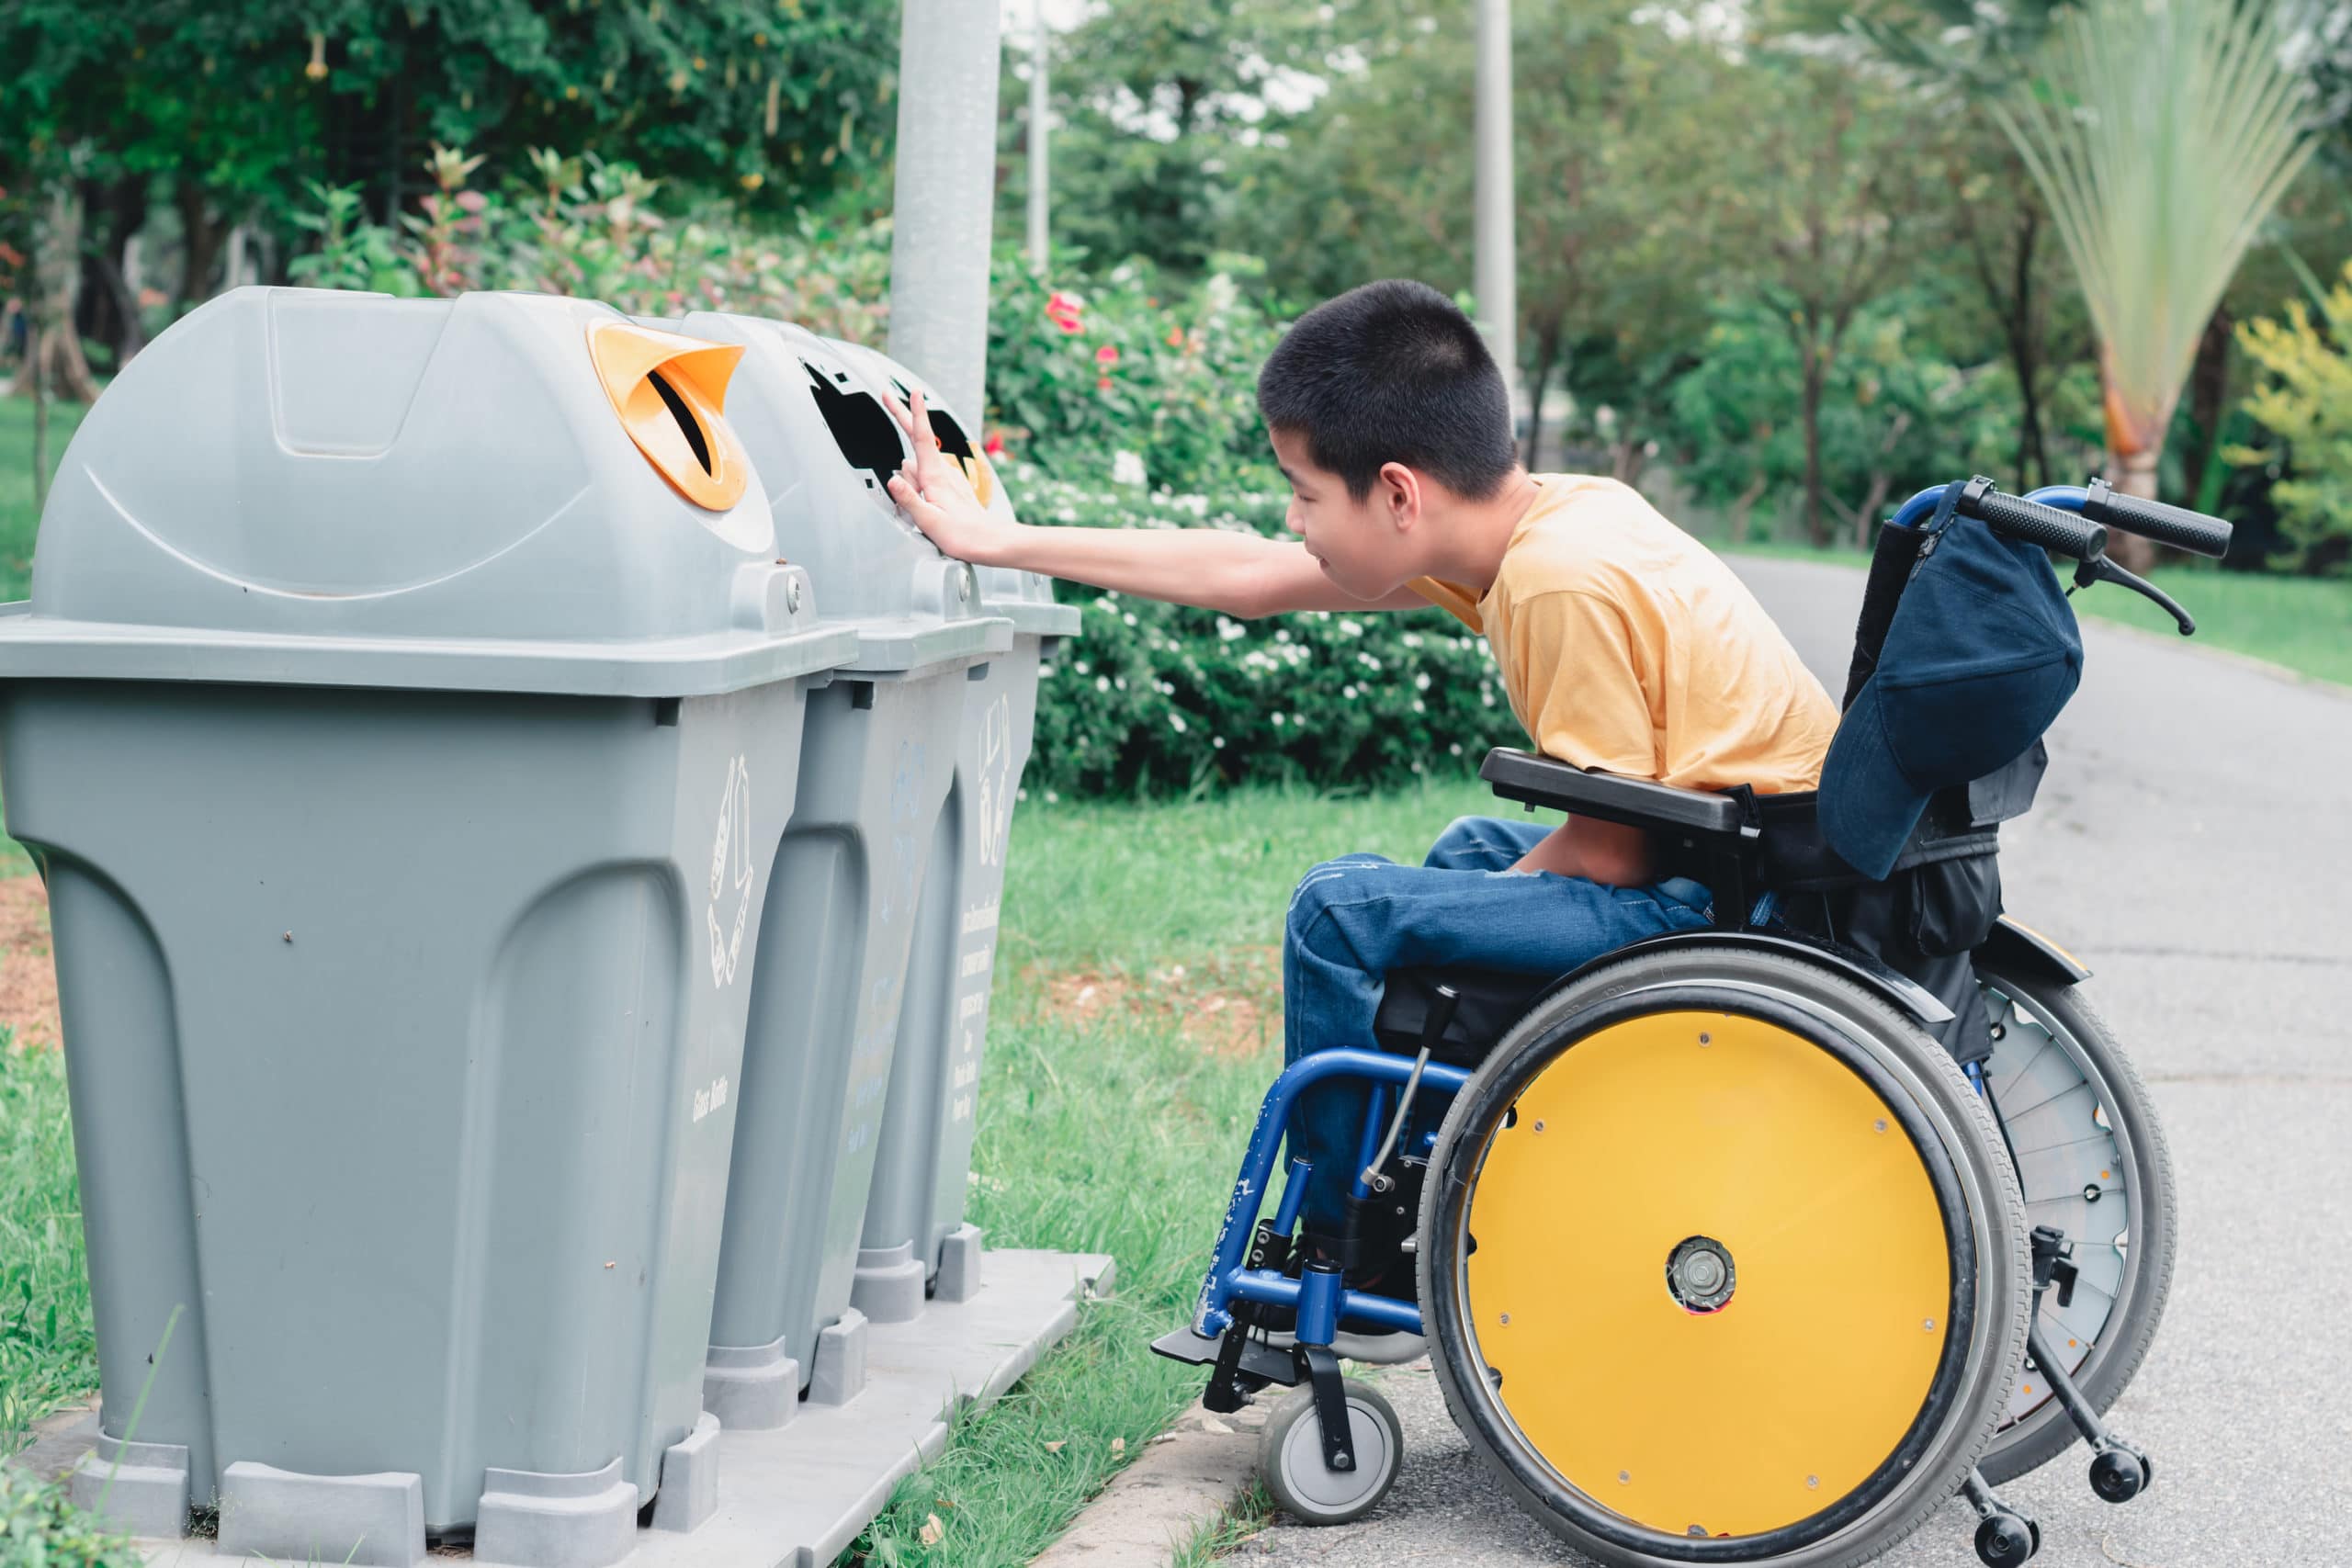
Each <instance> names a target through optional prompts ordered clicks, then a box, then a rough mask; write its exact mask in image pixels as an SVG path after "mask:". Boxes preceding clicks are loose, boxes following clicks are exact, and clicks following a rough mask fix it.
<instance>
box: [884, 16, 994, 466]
mask: <svg viewBox="0 0 2352 1568" xmlns="http://www.w3.org/2000/svg"><path fill="white" fill-rule="evenodd" d="M999 5H1000V0H906V6H905V9H904V10H903V11H902V12H901V13H900V21H899V26H900V29H901V31H900V36H899V165H898V196H897V208H896V211H895V214H894V224H893V233H892V236H891V241H890V357H891V358H893V359H896V360H898V361H899V362H900V363H901V364H904V365H906V366H908V367H910V368H912V369H914V370H916V371H918V372H920V373H921V374H922V376H923V377H925V378H927V379H929V380H930V381H931V383H932V384H933V386H935V387H937V388H938V389H939V391H940V395H941V396H942V397H943V398H944V399H945V400H947V401H948V402H949V403H950V404H952V405H953V406H954V407H955V408H956V411H957V412H960V413H961V414H962V415H963V417H964V418H965V420H966V421H967V422H968V423H972V424H973V425H974V426H975V427H977V426H978V423H979V421H980V419H981V418H982V417H983V411H984V408H985V404H984V403H983V401H982V393H983V389H984V388H985V386H986V378H987V372H988V350H989V231H990V225H991V222H992V220H993V219H994V217H995V207H996V89H997V67H998V60H997V48H998V27H999V17H998V8H999Z"/></svg>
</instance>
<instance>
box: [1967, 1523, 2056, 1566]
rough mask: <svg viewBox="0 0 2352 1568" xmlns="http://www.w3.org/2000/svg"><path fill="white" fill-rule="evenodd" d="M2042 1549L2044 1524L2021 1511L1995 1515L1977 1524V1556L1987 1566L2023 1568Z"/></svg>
mask: <svg viewBox="0 0 2352 1568" xmlns="http://www.w3.org/2000/svg"><path fill="white" fill-rule="evenodd" d="M2037 1551H2041V1526H2040V1525H2037V1524H2035V1523H2034V1522H2033V1521H2032V1520H2031V1519H2029V1518H2024V1517H2020V1516H2018V1515H2017V1514H2011V1513H2007V1512H2003V1513H1998V1514H1994V1515H1992V1516H1990V1517H1986V1518H1985V1519H1984V1520H1982V1521H1980V1522H1979V1523H1978V1524H1977V1526H1976V1555H1977V1557H1978V1558H1979V1560H1981V1561H1982V1562H1984V1563H1985V1568H2019V1565H2020V1564H2022V1563H2025V1562H2030V1561H2031V1560H2032V1558H2033V1554H2034V1553H2035V1552H2037Z"/></svg>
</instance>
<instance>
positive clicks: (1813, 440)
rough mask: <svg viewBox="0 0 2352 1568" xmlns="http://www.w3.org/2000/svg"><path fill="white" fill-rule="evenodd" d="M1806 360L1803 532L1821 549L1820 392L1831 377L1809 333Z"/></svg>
mask: <svg viewBox="0 0 2352 1568" xmlns="http://www.w3.org/2000/svg"><path fill="white" fill-rule="evenodd" d="M1799 353H1800V355H1802V358H1803V362H1804V378H1803V379H1804V536H1805V537H1806V538H1807V539H1808V540H1810V541H1811V542H1812V544H1813V547H1814V548H1815V549H1820V548H1821V547H1824V546H1826V545H1827V544H1828V543H1829V528H1828V521H1827V515H1826V513H1825V511H1824V510H1823V506H1822V500H1821V491H1822V478H1821V396H1822V391H1823V388H1824V384H1825V383H1826V381H1827V380H1828V378H1829V367H1828V365H1827V363H1826V360H1827V357H1828V356H1827V355H1825V354H1824V353H1823V352H1822V350H1821V347H1820V345H1819V344H1817V343H1816V342H1815V340H1814V339H1813V337H1812V335H1811V334H1810V333H1808V334H1807V335H1806V338H1805V340H1804V343H1803V344H1800V345H1799Z"/></svg>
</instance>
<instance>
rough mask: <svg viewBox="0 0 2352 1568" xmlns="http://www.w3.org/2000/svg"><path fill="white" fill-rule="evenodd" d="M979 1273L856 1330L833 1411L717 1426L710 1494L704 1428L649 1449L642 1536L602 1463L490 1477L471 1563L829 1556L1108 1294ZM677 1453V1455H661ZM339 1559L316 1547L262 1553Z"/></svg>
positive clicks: (189, 1546)
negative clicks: (658, 1452)
mask: <svg viewBox="0 0 2352 1568" xmlns="http://www.w3.org/2000/svg"><path fill="white" fill-rule="evenodd" d="M988 1275H989V1288H988V1289H987V1290H986V1291H983V1292H980V1293H979V1295H978V1296H977V1297H975V1298H974V1299H972V1300H971V1301H968V1302H949V1301H938V1300H934V1301H933V1303H932V1304H931V1307H930V1310H928V1311H926V1312H925V1313H924V1314H922V1317H921V1318H920V1319H918V1320H917V1321H915V1322H913V1323H905V1324H888V1325H874V1326H872V1327H871V1328H870V1329H865V1330H863V1331H862V1332H861V1337H862V1338H863V1340H864V1342H865V1346H864V1348H865V1357H866V1361H867V1378H866V1384H865V1393H862V1394H860V1395H859V1396H858V1397H857V1399H856V1400H854V1402H853V1403H851V1404H848V1405H847V1406H831V1405H818V1404H814V1403H813V1402H812V1403H811V1404H809V1406H808V1407H807V1408H805V1409H803V1410H802V1411H801V1412H800V1414H799V1415H798V1416H797V1417H795V1418H794V1420H793V1421H792V1423H791V1425H790V1426H788V1427H781V1428H776V1429H773V1430H767V1431H752V1430H736V1429H732V1428H722V1429H721V1430H720V1431H719V1432H718V1440H717V1444H716V1448H717V1452H718V1493H717V1496H716V1498H715V1499H709V1498H708V1497H707V1494H704V1493H702V1492H701V1490H700V1485H701V1483H700V1481H699V1479H698V1478H696V1477H692V1476H689V1475H688V1474H687V1473H686V1472H684V1470H682V1469H681V1468H680V1467H681V1466H682V1465H685V1464H695V1463H698V1461H699V1460H700V1458H701V1457H702V1456H703V1454H704V1453H705V1452H706V1450H700V1449H698V1448H695V1447H694V1445H695V1442H696V1439H697V1438H700V1437H701V1436H702V1434H703V1432H704V1431H705V1430H706V1429H707V1428H706V1427H702V1426H698V1427H696V1432H695V1438H688V1439H687V1440H686V1441H685V1442H684V1443H681V1444H677V1445H673V1447H672V1448H671V1449H670V1450H668V1451H667V1453H665V1455H664V1459H663V1463H662V1490H661V1493H660V1494H659V1495H657V1497H656V1498H655V1500H654V1506H653V1511H654V1515H655V1520H656V1525H657V1528H655V1529H639V1528H638V1524H637V1521H638V1518H639V1514H638V1512H637V1507H638V1499H637V1489H636V1488H635V1487H633V1486H631V1485H629V1484H628V1483H626V1482H623V1481H622V1480H621V1479H620V1472H619V1467H618V1464H617V1462H616V1463H615V1464H610V1465H607V1466H605V1468H604V1469H603V1470H602V1471H599V1472H595V1473H594V1474H591V1475H584V1476H544V1475H516V1474H515V1473H514V1472H507V1471H492V1472H490V1475H489V1482H490V1490H489V1491H488V1492H486V1493H485V1494H484V1495H483V1496H482V1506H481V1515H480V1517H479V1520H478V1522H477V1525H476V1528H475V1534H474V1552H473V1555H474V1562H475V1565H476V1568H491V1565H492V1564H493V1563H496V1564H502V1565H507V1564H511V1565H514V1568H602V1565H604V1564H608V1563H612V1562H615V1561H616V1560H619V1559H621V1558H622V1555H623V1554H624V1553H626V1563H625V1568H744V1565H745V1564H747V1563H751V1564H758V1563H800V1564H809V1563H826V1562H833V1561H834V1560H835V1559H836V1558H838V1557H840V1555H841V1554H842V1549H843V1548H845V1547H847V1546H848V1545H849V1544H850V1543H851V1542H852V1541H854V1540H856V1539H857V1536H858V1532H859V1531H861V1530H863V1529H865V1527H866V1525H867V1524H868V1523H869V1522H870V1521H871V1520H872V1519H873V1518H874V1517H875V1516H876V1514H878V1513H880V1512H881V1511H882V1508H883V1506H884V1505H886V1504H887V1503H888V1502H889V1500H890V1492H891V1489H892V1488H893V1487H895V1486H896V1485H897V1484H898V1483H899V1480H900V1479H901V1478H903V1477H905V1476H907V1475H909V1474H910V1473H912V1472H913V1471H914V1469H915V1467H916V1466H918V1465H920V1464H922V1463H925V1462H926V1461H930V1460H933V1459H935V1458H937V1457H938V1455H939V1453H940V1450H943V1449H944V1448H945V1447H946V1446H947V1434H948V1428H949V1426H950V1424H951V1423H953V1422H954V1421H955V1420H956V1419H957V1417H958V1416H959V1414H960V1413H961V1412H962V1411H963V1410H964V1409H965V1408H967V1407H968V1406H973V1405H980V1404H989V1402H991V1401H993V1400H994V1399H996V1398H997V1397H998V1396H999V1395H1000V1394H1001V1393H1004V1391H1005V1390H1006V1389H1008V1388H1010V1387H1011V1386H1012V1384H1013V1382H1015V1381H1016V1380H1018V1379H1019V1378H1020V1377H1021V1375H1022V1374H1023V1373H1024V1372H1026V1371H1028V1370H1029V1369H1030V1368H1031V1367H1032V1366H1033V1365H1035V1363H1036V1360H1037V1358H1038V1357H1039V1356H1041V1355H1043V1354H1044V1353H1045V1351H1046V1347H1048V1346H1050V1345H1051V1344H1053V1343H1054V1342H1055V1341H1056V1340H1057V1339H1059V1338H1060V1337H1062V1336H1063V1335H1065V1334H1067V1333H1069V1330H1070V1328H1071V1327H1072V1325H1075V1324H1076V1323H1077V1322H1078V1313H1079V1303H1080V1301H1082V1300H1086V1299H1089V1298H1091V1297H1095V1296H1101V1295H1107V1294H1109V1293H1110V1289H1111V1283H1112V1278H1113V1270H1112V1266H1111V1259H1109V1258H1105V1257H1103V1256H1102V1255H1100V1254H1085V1253H1080V1254H1072V1253H1067V1252H1035V1251H1027V1250H1014V1251H1004V1252H991V1253H989V1257H988ZM681 1449H688V1450H691V1452H692V1456H693V1457H692V1458H690V1459H677V1458H673V1457H672V1456H675V1455H677V1454H678V1453H679V1450H681ZM673 1488H675V1489H676V1490H677V1492H678V1493H679V1494H680V1495H679V1498H678V1500H677V1501H672V1500H671V1494H672V1491H673ZM706 1500H707V1501H708V1502H709V1503H710V1506H711V1508H712V1511H711V1512H710V1513H709V1515H708V1517H705V1518H704V1519H703V1520H702V1522H701V1524H700V1526H699V1528H696V1529H684V1530H680V1529H664V1528H659V1527H660V1525H661V1524H662V1510H663V1508H664V1506H668V1507H669V1508H671V1509H673V1510H678V1509H684V1511H685V1512H686V1513H687V1514H688V1515H689V1516H692V1515H694V1514H696V1513H699V1512H700V1511H701V1508H702V1506H703V1502H704V1501H706ZM583 1517H584V1519H585V1521H586V1522H585V1523H584V1524H582V1525H575V1523H574V1521H575V1520H579V1519H582V1518H583ZM224 1523H225V1519H224ZM616 1526H617V1528H615V1527H616ZM592 1527H593V1528H592ZM603 1529H610V1530H611V1533H610V1534H601V1533H598V1531H599V1530H603ZM224 1545H225V1543H222V1542H218V1541H211V1540H200V1539H199V1540H172V1541H145V1542H141V1551H143V1552H144V1553H145V1554H146V1555H147V1557H148V1560H149V1562H150V1563H151V1565H152V1568H231V1565H232V1564H234V1563H238V1562H249V1561H250V1559H247V1558H245V1557H243V1555H242V1554H238V1553H232V1552H231V1551H226V1550H223V1547H224ZM591 1548H594V1550H591ZM558 1549H561V1550H558ZM341 1560H342V1553H340V1552H337V1553H335V1554H334V1555H333V1556H330V1555H328V1554H327V1553H325V1552H323V1551H322V1552H320V1553H318V1554H316V1557H315V1559H314V1558H313V1557H312V1556H311V1553H309V1552H308V1551H304V1552H301V1553H299V1554H293V1553H289V1554H288V1556H286V1557H280V1558H278V1559H277V1561H280V1562H287V1561H292V1562H310V1561H317V1562H329V1563H333V1562H340V1561H341ZM355 1561H361V1560H360V1559H355Z"/></svg>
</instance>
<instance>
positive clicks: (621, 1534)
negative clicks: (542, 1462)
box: [474, 1439, 691, 1568]
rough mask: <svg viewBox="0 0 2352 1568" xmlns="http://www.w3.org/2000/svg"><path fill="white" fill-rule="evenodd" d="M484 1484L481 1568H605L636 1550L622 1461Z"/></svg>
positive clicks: (507, 1476)
mask: <svg viewBox="0 0 2352 1568" xmlns="http://www.w3.org/2000/svg"><path fill="white" fill-rule="evenodd" d="M690 1440H691V1439H690ZM484 1480H485V1481H486V1483H487V1486H486V1489H485V1490H484V1491H483V1493H482V1495H481V1512H480V1513H479V1514H477V1515H476V1516H475V1517H474V1560H475V1561H476V1562H501V1563H512V1564H514V1565H515V1568H606V1565H607V1564H610V1563H614V1562H619V1561H620V1560H621V1559H622V1558H624V1557H627V1556H628V1554H629V1552H630V1551H631V1550H632V1549H633V1548H634V1547H635V1546H636V1545H637V1508H638V1502H637V1488H636V1487H634V1486H632V1485H630V1484H629V1483H628V1482H626V1481H624V1480H622V1479H621V1461H619V1460H617V1459H616V1460H614V1461H612V1463H610V1464H608V1465H606V1466H605V1468H604V1469H602V1470H592V1471H587V1472H583V1473H581V1474H578V1475H542V1474H539V1473H538V1472H534V1471H527V1470H497V1469H492V1470H490V1471H488V1472H486V1473H485V1476H484Z"/></svg>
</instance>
